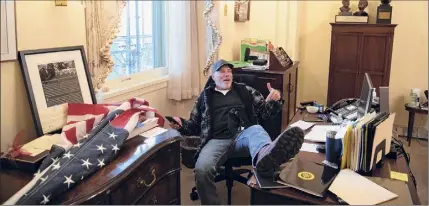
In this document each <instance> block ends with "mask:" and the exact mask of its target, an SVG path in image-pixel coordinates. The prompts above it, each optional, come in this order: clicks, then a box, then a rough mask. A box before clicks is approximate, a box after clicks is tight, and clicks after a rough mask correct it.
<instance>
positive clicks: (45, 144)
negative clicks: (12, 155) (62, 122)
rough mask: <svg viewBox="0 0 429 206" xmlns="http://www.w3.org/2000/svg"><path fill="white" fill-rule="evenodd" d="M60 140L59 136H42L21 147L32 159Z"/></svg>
mask: <svg viewBox="0 0 429 206" xmlns="http://www.w3.org/2000/svg"><path fill="white" fill-rule="evenodd" d="M60 140H61V135H60V134H54V135H44V136H41V137H39V138H36V139H34V140H33V141H31V142H29V143H27V144H25V145H23V146H22V147H21V149H22V150H24V151H25V152H29V153H30V156H32V157H34V156H37V155H38V154H40V153H42V152H44V151H46V150H48V151H49V150H50V149H51V147H52V145H54V144H57V143H59V142H60Z"/></svg>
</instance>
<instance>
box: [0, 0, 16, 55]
mask: <svg viewBox="0 0 429 206" xmlns="http://www.w3.org/2000/svg"><path fill="white" fill-rule="evenodd" d="M0 9H1V11H0V15H1V18H0V23H1V45H0V46H1V58H0V59H1V61H9V60H16V56H17V55H16V33H15V1H13V0H12V1H10V0H0Z"/></svg>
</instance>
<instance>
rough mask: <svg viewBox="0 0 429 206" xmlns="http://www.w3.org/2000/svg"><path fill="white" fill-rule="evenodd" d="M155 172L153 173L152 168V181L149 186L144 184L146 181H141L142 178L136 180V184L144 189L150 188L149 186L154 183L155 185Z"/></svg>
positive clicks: (153, 169)
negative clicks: (144, 187)
mask: <svg viewBox="0 0 429 206" xmlns="http://www.w3.org/2000/svg"><path fill="white" fill-rule="evenodd" d="M155 173H156V171H155V167H152V172H151V174H152V176H153V180H152V182H150V183H149V184H147V183H146V181H145V180H144V179H143V178H139V179H138V180H137V184H138V186H141V185H144V186H146V187H150V186H152V185H153V184H154V183H155V181H156V174H155Z"/></svg>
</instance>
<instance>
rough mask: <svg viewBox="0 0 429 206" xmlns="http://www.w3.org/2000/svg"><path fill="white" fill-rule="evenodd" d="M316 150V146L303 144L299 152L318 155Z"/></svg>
mask: <svg viewBox="0 0 429 206" xmlns="http://www.w3.org/2000/svg"><path fill="white" fill-rule="evenodd" d="M316 148H317V144H309V143H306V142H304V143H303V144H302V146H301V149H300V150H299V151H304V152H313V153H319V152H318V151H317V149H316Z"/></svg>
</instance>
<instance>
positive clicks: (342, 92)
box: [327, 23, 396, 105]
mask: <svg viewBox="0 0 429 206" xmlns="http://www.w3.org/2000/svg"><path fill="white" fill-rule="evenodd" d="M331 25H332V33H331V57H330V66H329V83H328V101H327V102H328V105H332V104H333V103H335V102H336V101H338V100H341V99H344V98H359V97H360V92H361V91H360V90H361V86H362V82H363V78H364V75H365V73H368V74H369V75H370V77H371V80H372V84H373V86H374V87H375V88H377V93H379V91H378V88H379V87H380V86H389V79H390V65H391V59H392V47H393V37H394V30H395V27H396V25H395V24H344V23H343V24H342V23H331Z"/></svg>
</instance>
